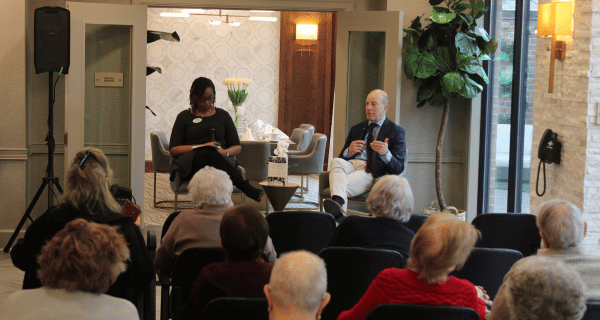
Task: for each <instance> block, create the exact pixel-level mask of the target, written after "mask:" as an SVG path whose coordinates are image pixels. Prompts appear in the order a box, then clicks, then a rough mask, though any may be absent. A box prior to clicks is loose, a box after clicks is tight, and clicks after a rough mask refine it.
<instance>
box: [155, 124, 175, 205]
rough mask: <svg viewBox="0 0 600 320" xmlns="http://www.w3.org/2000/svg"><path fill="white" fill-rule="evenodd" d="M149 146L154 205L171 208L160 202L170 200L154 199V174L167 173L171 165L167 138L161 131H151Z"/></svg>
mask: <svg viewBox="0 0 600 320" xmlns="http://www.w3.org/2000/svg"><path fill="white" fill-rule="evenodd" d="M150 147H151V150H152V170H153V171H154V200H153V202H154V207H155V208H172V207H171V206H163V205H160V204H163V203H168V202H172V201H169V200H162V201H156V174H157V173H169V167H170V165H171V154H170V153H169V140H167V136H166V135H165V133H164V132H162V131H153V132H151V133H150Z"/></svg>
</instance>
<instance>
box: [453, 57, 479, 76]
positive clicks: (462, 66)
mask: <svg viewBox="0 0 600 320" xmlns="http://www.w3.org/2000/svg"><path fill="white" fill-rule="evenodd" d="M480 67H481V66H480V64H479V59H477V58H475V57H470V56H465V55H462V54H461V55H460V61H459V62H458V69H459V70H463V71H465V72H467V73H477V72H479V68H480Z"/></svg>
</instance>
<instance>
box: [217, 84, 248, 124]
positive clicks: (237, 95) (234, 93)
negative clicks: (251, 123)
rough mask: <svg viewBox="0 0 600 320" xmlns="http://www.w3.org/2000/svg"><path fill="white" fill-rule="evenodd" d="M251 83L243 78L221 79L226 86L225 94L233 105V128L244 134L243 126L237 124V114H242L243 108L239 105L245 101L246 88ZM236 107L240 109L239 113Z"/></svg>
mask: <svg viewBox="0 0 600 320" xmlns="http://www.w3.org/2000/svg"><path fill="white" fill-rule="evenodd" d="M251 83H252V80H250V79H244V78H227V79H223V84H224V85H226V86H227V95H229V100H231V104H232V105H233V112H234V114H235V120H234V122H235V128H236V130H237V131H238V133H241V134H244V127H243V126H240V125H239V118H240V116H239V114H243V108H241V107H240V106H241V105H242V103H244V101H246V97H247V96H248V92H247V91H246V89H247V88H248V86H249V85H250V84H251ZM238 108H241V109H242V110H240V112H239V113H238Z"/></svg>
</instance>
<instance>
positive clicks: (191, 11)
mask: <svg viewBox="0 0 600 320" xmlns="http://www.w3.org/2000/svg"><path fill="white" fill-rule="evenodd" d="M181 12H183V13H204V12H205V10H204V9H181Z"/></svg>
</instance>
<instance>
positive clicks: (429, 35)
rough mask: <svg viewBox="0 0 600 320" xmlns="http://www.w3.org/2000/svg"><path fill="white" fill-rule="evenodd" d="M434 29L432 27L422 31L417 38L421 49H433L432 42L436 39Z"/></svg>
mask: <svg viewBox="0 0 600 320" xmlns="http://www.w3.org/2000/svg"><path fill="white" fill-rule="evenodd" d="M433 35H434V33H433V31H432V30H431V29H427V30H425V31H423V33H421V35H420V36H419V39H417V45H418V46H419V50H420V51H430V50H432V47H431V44H432V43H434V42H435V41H433V40H434V38H433Z"/></svg>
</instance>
